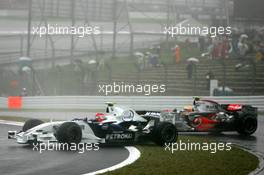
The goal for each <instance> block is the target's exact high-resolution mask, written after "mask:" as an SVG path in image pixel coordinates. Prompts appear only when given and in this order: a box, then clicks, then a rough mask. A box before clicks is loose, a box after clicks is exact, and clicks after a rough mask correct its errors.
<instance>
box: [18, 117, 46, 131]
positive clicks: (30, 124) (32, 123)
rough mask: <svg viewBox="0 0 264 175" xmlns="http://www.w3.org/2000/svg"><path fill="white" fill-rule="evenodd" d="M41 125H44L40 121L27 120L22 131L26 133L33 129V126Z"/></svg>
mask: <svg viewBox="0 0 264 175" xmlns="http://www.w3.org/2000/svg"><path fill="white" fill-rule="evenodd" d="M42 123H44V122H43V121H42V120H39V119H29V120H27V121H26V122H25V124H24V125H23V127H22V131H23V132H25V131H27V130H29V129H31V128H34V127H35V126H38V125H40V124H42Z"/></svg>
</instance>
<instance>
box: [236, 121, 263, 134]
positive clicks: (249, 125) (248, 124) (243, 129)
mask: <svg viewBox="0 0 264 175" xmlns="http://www.w3.org/2000/svg"><path fill="white" fill-rule="evenodd" d="M257 127H258V121H257V118H254V117H250V116H249V117H245V119H244V120H243V121H242V122H241V124H240V126H238V129H237V132H238V133H239V134H241V135H244V136H249V135H251V134H253V133H254V132H255V131H256V130H257Z"/></svg>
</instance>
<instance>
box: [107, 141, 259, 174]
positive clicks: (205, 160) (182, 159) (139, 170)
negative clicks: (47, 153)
mask: <svg viewBox="0 0 264 175" xmlns="http://www.w3.org/2000/svg"><path fill="white" fill-rule="evenodd" d="M179 139H181V140H182V141H185V142H187V140H190V142H195V143H196V142H210V141H211V140H207V139H203V138H199V137H195V136H191V137H190V136H188V137H187V136H181V137H179ZM137 148H138V149H139V150H140V152H141V157H140V158H139V159H138V160H137V161H136V162H135V163H133V164H131V165H129V166H126V167H124V168H121V169H118V170H116V171H113V172H108V173H105V174H109V175H123V174H126V175H135V174H137V175H152V174H153V175H154V174H155V175H156V174H158V175H171V174H173V175H177V174H184V175H191V174H195V175H211V174H216V175H226V174H236V175H245V174H248V173H250V172H251V171H253V170H254V169H256V168H257V166H258V159H257V157H255V156H254V155H252V154H249V153H248V152H246V151H244V150H241V149H239V148H238V147H235V146H233V147H232V150H231V151H218V152H217V153H215V154H212V153H210V152H207V151H177V152H174V154H172V153H171V152H169V151H165V150H164V148H162V147H158V146H155V145H145V146H144V145H141V146H137Z"/></svg>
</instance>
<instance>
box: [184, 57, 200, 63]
mask: <svg viewBox="0 0 264 175" xmlns="http://www.w3.org/2000/svg"><path fill="white" fill-rule="evenodd" d="M187 61H189V62H196V63H199V59H197V58H194V57H191V58H188V59H187Z"/></svg>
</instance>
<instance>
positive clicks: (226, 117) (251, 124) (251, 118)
mask: <svg viewBox="0 0 264 175" xmlns="http://www.w3.org/2000/svg"><path fill="white" fill-rule="evenodd" d="M167 115H174V116H175V122H176V123H175V125H176V127H177V130H178V131H204V132H222V131H237V132H238V133H239V134H241V135H251V134H253V133H254V132H255V131H256V130H257V126H258V120H257V116H258V111H257V108H255V107H252V106H250V105H241V104H219V103H217V102H215V101H211V100H201V99H199V98H197V99H195V100H194V102H193V105H192V106H189V107H186V108H185V109H184V110H181V111H177V110H176V109H175V110H174V111H171V112H168V113H167Z"/></svg>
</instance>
